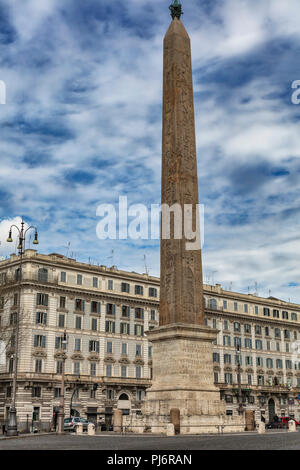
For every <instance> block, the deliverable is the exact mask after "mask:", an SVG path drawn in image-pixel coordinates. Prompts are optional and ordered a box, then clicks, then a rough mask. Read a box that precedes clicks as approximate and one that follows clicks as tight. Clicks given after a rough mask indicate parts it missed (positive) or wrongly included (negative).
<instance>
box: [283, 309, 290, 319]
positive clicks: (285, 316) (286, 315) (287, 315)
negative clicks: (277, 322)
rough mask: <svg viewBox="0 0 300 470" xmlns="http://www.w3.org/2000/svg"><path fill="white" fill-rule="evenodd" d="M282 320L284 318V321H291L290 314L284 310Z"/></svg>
mask: <svg viewBox="0 0 300 470" xmlns="http://www.w3.org/2000/svg"><path fill="white" fill-rule="evenodd" d="M282 318H283V319H284V320H288V319H289V314H288V312H285V311H284V310H282Z"/></svg>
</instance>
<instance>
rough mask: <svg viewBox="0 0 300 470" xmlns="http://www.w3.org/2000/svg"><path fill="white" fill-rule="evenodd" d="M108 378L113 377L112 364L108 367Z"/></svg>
mask: <svg viewBox="0 0 300 470" xmlns="http://www.w3.org/2000/svg"><path fill="white" fill-rule="evenodd" d="M106 376H107V377H112V365H111V364H107V365H106Z"/></svg>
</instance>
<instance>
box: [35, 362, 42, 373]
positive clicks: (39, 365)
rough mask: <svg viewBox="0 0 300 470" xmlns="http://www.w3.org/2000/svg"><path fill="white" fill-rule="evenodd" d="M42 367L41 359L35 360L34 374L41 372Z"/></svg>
mask: <svg viewBox="0 0 300 470" xmlns="http://www.w3.org/2000/svg"><path fill="white" fill-rule="evenodd" d="M42 365H43V361H42V359H36V360H35V372H36V373H40V372H42Z"/></svg>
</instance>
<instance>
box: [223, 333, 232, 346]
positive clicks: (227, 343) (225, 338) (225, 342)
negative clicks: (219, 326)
mask: <svg viewBox="0 0 300 470" xmlns="http://www.w3.org/2000/svg"><path fill="white" fill-rule="evenodd" d="M223 346H231V338H230V336H227V335H224V336H223Z"/></svg>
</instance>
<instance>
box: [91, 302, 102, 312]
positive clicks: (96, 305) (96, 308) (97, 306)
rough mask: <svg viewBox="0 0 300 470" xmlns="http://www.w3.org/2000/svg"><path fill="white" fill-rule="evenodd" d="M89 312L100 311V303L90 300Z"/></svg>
mask: <svg viewBox="0 0 300 470" xmlns="http://www.w3.org/2000/svg"><path fill="white" fill-rule="evenodd" d="M91 313H101V303H100V302H95V301H94V300H92V302H91Z"/></svg>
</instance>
